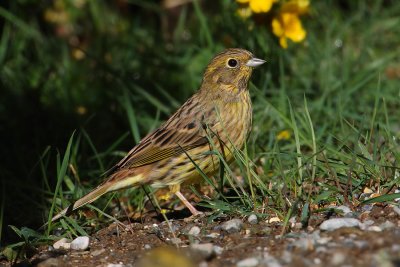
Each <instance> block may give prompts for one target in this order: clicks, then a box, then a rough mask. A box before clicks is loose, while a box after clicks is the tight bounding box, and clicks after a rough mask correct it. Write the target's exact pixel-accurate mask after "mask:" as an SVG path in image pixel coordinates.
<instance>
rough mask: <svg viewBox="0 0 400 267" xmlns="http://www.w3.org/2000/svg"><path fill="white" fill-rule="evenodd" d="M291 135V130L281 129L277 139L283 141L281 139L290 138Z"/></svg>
mask: <svg viewBox="0 0 400 267" xmlns="http://www.w3.org/2000/svg"><path fill="white" fill-rule="evenodd" d="M290 137H291V134H290V132H289V131H288V130H283V131H280V132H279V133H278V134H277V135H276V139H277V140H278V141H281V140H289V139H290Z"/></svg>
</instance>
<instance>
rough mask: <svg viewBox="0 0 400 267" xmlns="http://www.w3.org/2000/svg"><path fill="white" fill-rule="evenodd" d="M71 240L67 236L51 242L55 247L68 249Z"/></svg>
mask: <svg viewBox="0 0 400 267" xmlns="http://www.w3.org/2000/svg"><path fill="white" fill-rule="evenodd" d="M70 247H71V242H70V241H69V240H68V239H67V238H61V239H60V240H58V241H57V242H55V243H54V244H53V248H55V249H70Z"/></svg>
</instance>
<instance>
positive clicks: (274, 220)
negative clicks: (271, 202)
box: [268, 217, 281, 223]
mask: <svg viewBox="0 0 400 267" xmlns="http://www.w3.org/2000/svg"><path fill="white" fill-rule="evenodd" d="M280 221H281V219H279V217H272V218H271V219H269V220H268V223H273V222H280Z"/></svg>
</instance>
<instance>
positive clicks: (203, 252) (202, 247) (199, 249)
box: [190, 243, 215, 259]
mask: <svg viewBox="0 0 400 267" xmlns="http://www.w3.org/2000/svg"><path fill="white" fill-rule="evenodd" d="M190 249H191V250H193V251H195V252H196V253H198V254H200V256H201V257H202V258H203V259H209V258H211V256H213V255H214V253H215V251H214V245H213V244H212V243H204V244H191V245H190Z"/></svg>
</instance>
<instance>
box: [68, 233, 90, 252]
mask: <svg viewBox="0 0 400 267" xmlns="http://www.w3.org/2000/svg"><path fill="white" fill-rule="evenodd" d="M88 247H89V237H87V236H78V237H77V238H75V239H74V240H73V241H72V242H71V249H73V250H86V249H87V248H88Z"/></svg>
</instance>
